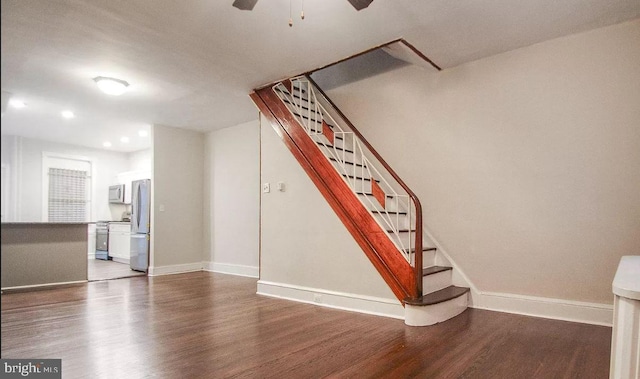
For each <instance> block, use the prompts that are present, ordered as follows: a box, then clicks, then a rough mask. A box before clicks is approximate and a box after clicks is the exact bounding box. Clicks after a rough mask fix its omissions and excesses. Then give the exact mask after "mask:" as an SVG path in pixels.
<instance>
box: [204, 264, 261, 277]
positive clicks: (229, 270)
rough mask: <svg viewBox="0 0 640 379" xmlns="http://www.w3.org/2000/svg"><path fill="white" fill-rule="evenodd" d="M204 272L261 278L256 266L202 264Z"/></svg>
mask: <svg viewBox="0 0 640 379" xmlns="http://www.w3.org/2000/svg"><path fill="white" fill-rule="evenodd" d="M202 266H203V267H204V268H203V270H204V271H211V272H219V273H221V274H229V275H237V276H248V277H250V278H259V277H260V268H259V267H255V266H244V265H235V264H230V263H216V262H202Z"/></svg>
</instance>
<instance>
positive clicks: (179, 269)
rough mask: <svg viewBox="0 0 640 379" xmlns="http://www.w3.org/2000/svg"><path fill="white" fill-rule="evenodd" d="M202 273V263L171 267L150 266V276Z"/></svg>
mask: <svg viewBox="0 0 640 379" xmlns="http://www.w3.org/2000/svg"><path fill="white" fill-rule="evenodd" d="M191 271H202V262H196V263H186V264H181V265H171V266H150V267H149V276H159V275H171V274H182V273H183V272H191Z"/></svg>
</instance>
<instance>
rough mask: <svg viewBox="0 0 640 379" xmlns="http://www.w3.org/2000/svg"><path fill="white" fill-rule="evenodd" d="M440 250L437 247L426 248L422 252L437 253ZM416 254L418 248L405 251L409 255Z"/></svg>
mask: <svg viewBox="0 0 640 379" xmlns="http://www.w3.org/2000/svg"><path fill="white" fill-rule="evenodd" d="M436 250H438V248H437V247H431V246H426V247H423V248H422V251H436ZM415 252H416V248H415V247H412V248H411V249H404V253H409V254H413V253H415Z"/></svg>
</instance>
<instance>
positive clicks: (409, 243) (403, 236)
mask: <svg viewBox="0 0 640 379" xmlns="http://www.w3.org/2000/svg"><path fill="white" fill-rule="evenodd" d="M409 234H411V236H410V235H409ZM398 235H399V237H398V236H396V235H395V234H392V233H389V236H391V238H392V239H396V240H399V241H401V242H402V245H403V246H405V247H407V248H408V247H414V246H415V235H416V234H415V233H413V232H412V233H398ZM409 238H411V240H409ZM422 241H423V242H422V246H427V244H426V242H425V241H424V237H423V239H422Z"/></svg>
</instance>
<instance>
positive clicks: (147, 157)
mask: <svg viewBox="0 0 640 379" xmlns="http://www.w3.org/2000/svg"><path fill="white" fill-rule="evenodd" d="M128 157H129V171H151V158H152V154H151V149H145V150H140V151H135V152H133V153H129V154H128Z"/></svg>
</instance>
